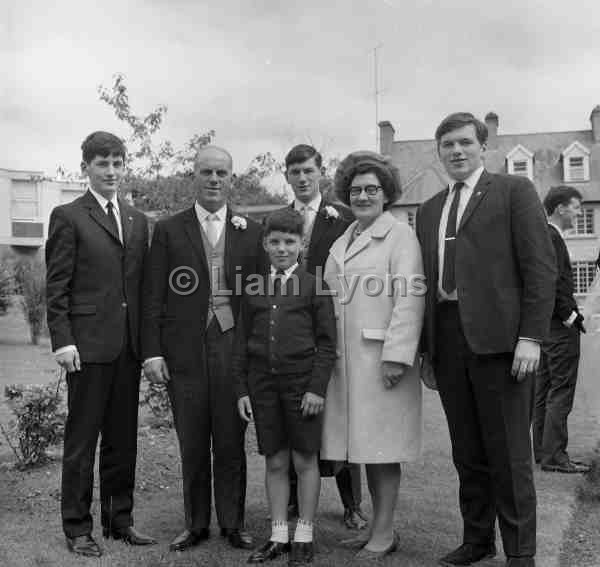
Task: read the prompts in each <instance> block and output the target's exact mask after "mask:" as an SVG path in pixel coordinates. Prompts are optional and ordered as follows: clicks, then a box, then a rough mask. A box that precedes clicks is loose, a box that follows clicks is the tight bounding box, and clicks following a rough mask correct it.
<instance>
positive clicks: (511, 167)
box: [506, 144, 533, 181]
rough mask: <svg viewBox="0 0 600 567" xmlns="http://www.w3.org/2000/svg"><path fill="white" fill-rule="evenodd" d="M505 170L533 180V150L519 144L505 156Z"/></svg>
mask: <svg viewBox="0 0 600 567" xmlns="http://www.w3.org/2000/svg"><path fill="white" fill-rule="evenodd" d="M506 171H507V173H511V174H512V175H521V176H523V177H527V178H528V179H531V180H532V181H533V152H531V151H529V150H528V149H527V148H526V147H524V146H522V145H521V144H519V145H518V146H516V147H514V148H513V149H512V150H511V151H510V152H508V155H507V156H506Z"/></svg>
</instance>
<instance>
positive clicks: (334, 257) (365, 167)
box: [321, 151, 425, 561]
mask: <svg viewBox="0 0 600 567" xmlns="http://www.w3.org/2000/svg"><path fill="white" fill-rule="evenodd" d="M335 187H336V193H337V195H338V197H339V198H340V200H341V201H342V202H344V203H346V204H349V205H350V207H351V209H352V212H353V213H354V216H355V217H356V221H355V222H354V223H353V224H351V225H350V226H349V227H348V229H347V230H346V232H345V233H344V234H343V235H342V236H341V237H340V238H339V239H338V240H336V241H335V243H334V244H333V245H332V247H331V249H330V252H329V258H328V260H327V264H326V268H325V276H324V277H325V280H326V281H327V283H328V284H329V286H330V288H331V289H332V290H334V293H335V295H334V304H335V309H336V317H337V329H338V360H337V364H336V369H335V372H334V375H333V377H332V379H331V380H330V382H329V388H328V391H327V397H326V401H325V414H324V425H323V443H322V449H321V458H323V459H329V460H337V461H344V460H348V461H349V462H351V463H364V464H365V465H366V472H367V481H368V485H369V492H370V494H371V500H372V505H373V521H372V524H371V532H370V534H369V537H368V538H367V539H364V538H363V539H362V540H361V539H360V538H357V540H354V541H353V542H352V543H353V544H355V545H356V547H360V548H361V549H360V551H359V552H358V555H357V558H358V559H360V560H362V561H364V560H369V559H377V558H381V557H383V556H385V555H387V554H388V553H390V552H391V551H394V550H395V549H396V546H397V543H396V540H395V535H394V531H393V526H392V521H393V514H394V508H395V505H396V500H397V493H398V487H399V482H400V462H402V461H411V460H414V459H416V458H417V457H418V456H419V455H420V452H421V435H422V399H421V382H420V377H419V370H418V364H416V359H417V351H418V344H419V336H420V334H421V327H422V321H423V311H424V292H425V285H424V277H423V275H422V274H423V267H422V259H421V251H420V248H419V243H418V242H417V239H416V236H415V235H414V233H413V231H412V229H411V228H410V227H409V226H408V225H407V224H405V223H402V222H399V221H397V220H396V219H395V218H394V217H393V216H392V214H391V213H389V212H387V208H388V207H389V206H390V205H391V204H392V203H393V202H394V201H395V200H396V199H397V198H398V197H399V196H400V183H399V180H398V175H397V170H396V169H395V168H394V167H393V166H392V165H391V163H390V162H389V160H388V158H385V157H383V156H381V155H379V154H376V153H374V152H366V151H363V152H354V153H352V154H350V155H349V156H348V157H346V158H345V159H344V161H343V162H342V163H341V164H340V166H339V168H338V170H337V173H336V177H335Z"/></svg>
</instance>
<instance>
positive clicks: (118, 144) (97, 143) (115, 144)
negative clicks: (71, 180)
mask: <svg viewBox="0 0 600 567" xmlns="http://www.w3.org/2000/svg"><path fill="white" fill-rule="evenodd" d="M110 155H113V156H121V157H122V158H123V160H125V158H126V157H127V150H126V149H125V144H124V143H123V140H121V138H118V137H117V136H115V135H114V134H111V133H110V132H102V131H98V132H92V133H91V134H90V135H89V136H88V137H87V138H86V139H85V140H84V141H83V143H82V144H81V157H82V159H83V161H84V162H85V163H90V162H91V161H92V160H93V159H94V158H95V157H96V156H101V157H104V158H105V157H108V156H110Z"/></svg>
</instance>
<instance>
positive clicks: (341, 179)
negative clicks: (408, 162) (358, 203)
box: [334, 150, 402, 211]
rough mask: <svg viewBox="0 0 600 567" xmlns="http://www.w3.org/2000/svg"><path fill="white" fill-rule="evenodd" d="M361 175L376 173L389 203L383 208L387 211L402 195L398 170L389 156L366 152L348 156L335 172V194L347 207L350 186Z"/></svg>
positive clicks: (353, 153)
mask: <svg viewBox="0 0 600 567" xmlns="http://www.w3.org/2000/svg"><path fill="white" fill-rule="evenodd" d="M361 173H374V174H375V175H376V176H377V179H379V184H380V185H381V187H382V189H383V193H384V195H385V196H386V197H387V199H388V202H387V203H386V204H385V205H384V206H383V210H384V211H385V210H387V209H388V208H389V207H390V206H391V205H392V204H393V203H395V202H396V201H397V200H398V199H399V198H400V195H401V194H402V189H401V186H400V174H399V172H398V168H397V167H396V166H395V165H394V164H393V163H392V160H391V159H390V158H389V157H388V156H382V155H381V154H378V153H376V152H369V151H366V150H363V151H358V152H352V153H351V154H349V155H347V156H346V157H345V158H344V159H343V161H342V162H341V163H340V165H339V166H338V168H337V171H336V172H335V179H334V184H335V194H336V195H337V197H338V199H339V200H340V201H341V202H342V203H344V204H345V205H350V185H351V184H352V180H353V179H354V178H355V177H356V176H357V175H359V174H361Z"/></svg>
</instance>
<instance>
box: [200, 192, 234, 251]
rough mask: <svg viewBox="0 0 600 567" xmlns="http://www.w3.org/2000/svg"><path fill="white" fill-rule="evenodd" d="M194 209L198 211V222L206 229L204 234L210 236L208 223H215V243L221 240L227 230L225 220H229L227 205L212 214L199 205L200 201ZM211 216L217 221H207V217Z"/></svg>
mask: <svg viewBox="0 0 600 567" xmlns="http://www.w3.org/2000/svg"><path fill="white" fill-rule="evenodd" d="M194 209H195V210H196V217H197V218H198V222H199V223H200V226H202V228H203V229H204V232H205V233H206V234H208V230H207V226H206V225H207V223H209V222H213V223H215V224H214V226H215V228H216V240H215V243H216V242H218V241H219V238H221V234H222V232H223V229H224V228H225V219H226V218H227V205H223V206H222V207H221V208H220V209H219V210H218V211H215V212H214V213H211V212H209V211H207V210H206V209H205V208H204V207H203V206H202V205H200V204H199V203H198V201H196V202H195V203H194ZM209 215H213V219H215V220H212V221H209V220H208V219H207V217H208V216H209ZM213 244H214V243H213Z"/></svg>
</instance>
